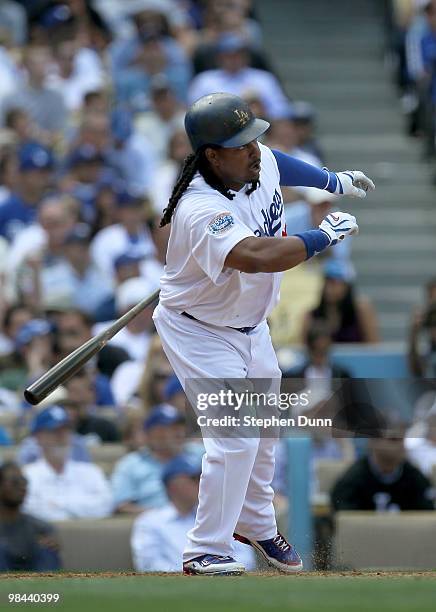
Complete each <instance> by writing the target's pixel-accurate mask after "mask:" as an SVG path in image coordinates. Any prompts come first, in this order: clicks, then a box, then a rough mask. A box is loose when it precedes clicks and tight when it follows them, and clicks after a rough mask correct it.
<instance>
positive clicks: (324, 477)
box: [315, 459, 353, 495]
mask: <svg viewBox="0 0 436 612" xmlns="http://www.w3.org/2000/svg"><path fill="white" fill-rule="evenodd" d="M352 463H353V462H352V461H340V460H337V459H320V460H319V461H316V462H315V475H316V479H317V482H318V492H319V493H321V494H324V495H328V494H329V493H330V491H331V489H332V487H333V485H334V484H335V482H336V481H337V480H338V478H339V477H340V476H342V474H343V473H344V472H345V470H346V469H347V468H348V467H349V466H350V465H351V464H352Z"/></svg>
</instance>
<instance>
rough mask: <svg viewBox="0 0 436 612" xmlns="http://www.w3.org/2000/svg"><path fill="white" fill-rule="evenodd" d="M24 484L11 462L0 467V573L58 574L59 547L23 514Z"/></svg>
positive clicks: (49, 531) (49, 532)
mask: <svg viewBox="0 0 436 612" xmlns="http://www.w3.org/2000/svg"><path fill="white" fill-rule="evenodd" d="M26 491H27V480H26V478H25V477H24V476H23V474H22V472H21V470H20V468H19V467H18V466H17V465H16V464H15V463H12V462H7V463H4V464H3V465H2V466H0V571H3V572H11V571H21V572H23V571H26V572H29V571H30V572H50V571H56V570H59V569H60V567H61V562H60V558H59V544H58V540H57V536H56V534H55V531H54V529H53V527H52V526H51V525H49V524H48V523H46V522H44V521H42V520H40V519H38V518H35V517H34V516H31V515H29V514H24V513H23V512H22V511H21V507H22V504H23V501H24V498H25V496H26Z"/></svg>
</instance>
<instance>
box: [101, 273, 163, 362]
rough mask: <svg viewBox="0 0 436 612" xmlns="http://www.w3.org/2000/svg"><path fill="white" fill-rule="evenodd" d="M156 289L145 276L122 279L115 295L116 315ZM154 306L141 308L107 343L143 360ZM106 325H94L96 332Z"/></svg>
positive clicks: (151, 327) (132, 357) (151, 326)
mask: <svg viewBox="0 0 436 612" xmlns="http://www.w3.org/2000/svg"><path fill="white" fill-rule="evenodd" d="M156 289H157V284H156V283H154V282H152V281H150V280H147V279H145V278H130V279H129V280H126V281H124V282H123V283H122V284H121V285H120V286H119V287H118V288H117V292H116V296H115V304H116V309H117V315H118V316H119V317H120V316H122V315H123V314H125V313H126V312H127V311H128V310H130V308H132V307H133V306H135V305H136V304H137V303H138V302H140V301H141V300H142V299H144V298H145V297H147V296H148V295H151V294H152V293H153V292H154V291H156ZM153 309H154V306H153V305H151V306H149V307H148V308H145V309H144V310H142V311H141V312H140V313H139V314H138V315H136V317H134V318H133V319H132V320H131V321H130V322H129V323H127V325H126V326H125V327H123V329H121V330H120V331H119V332H118V333H117V334H116V335H115V336H114V337H113V338H112V339H111V340H110V341H109V344H112V345H113V346H119V347H121V348H123V349H124V350H125V351H126V352H127V353H128V355H129V357H130V359H133V360H136V361H143V360H144V359H145V358H146V356H147V353H148V349H149V345H150V339H151V334H152V332H153V330H154V325H153V321H152V318H151V315H152V314H153ZM105 327H107V323H99V324H98V325H96V326H95V327H94V332H95V333H98V331H100V330H101V329H104V328H105Z"/></svg>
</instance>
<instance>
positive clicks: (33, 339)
mask: <svg viewBox="0 0 436 612" xmlns="http://www.w3.org/2000/svg"><path fill="white" fill-rule="evenodd" d="M14 342H15V352H16V354H15V358H14V359H13V360H12V362H11V363H10V366H9V368H5V370H4V371H3V372H2V374H1V378H0V380H1V382H2V384H3V385H5V386H6V387H7V388H8V389H11V390H12V391H18V390H22V389H24V387H25V385H26V382H29V381H31V380H35V379H36V378H38V376H41V375H42V374H43V373H44V372H45V371H46V370H48V368H50V367H51V365H52V362H53V350H52V338H51V326H50V324H49V323H48V322H47V321H46V320H45V319H31V320H30V321H28V322H27V323H25V324H24V325H22V326H21V327H20V328H19V329H18V331H17V333H16V336H15V338H14Z"/></svg>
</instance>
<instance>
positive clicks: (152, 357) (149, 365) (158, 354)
mask: <svg viewBox="0 0 436 612" xmlns="http://www.w3.org/2000/svg"><path fill="white" fill-rule="evenodd" d="M173 374H174V372H173V370H172V368H171V366H170V362H169V361H168V358H167V356H166V355H165V353H164V350H163V348H162V342H161V340H160V338H159V336H158V334H153V336H152V338H151V342H150V348H149V351H148V356H147V360H146V362H145V367H144V370H143V374H142V379H141V381H140V384H139V389H138V393H139V396H140V398H141V404H142V407H143V409H144V410H145V411H146V412H149V411H150V410H151V408H152V406H156V405H157V404H161V403H162V402H165V389H166V386H167V384H168V381H169V379H170V378H171V376H173Z"/></svg>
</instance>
